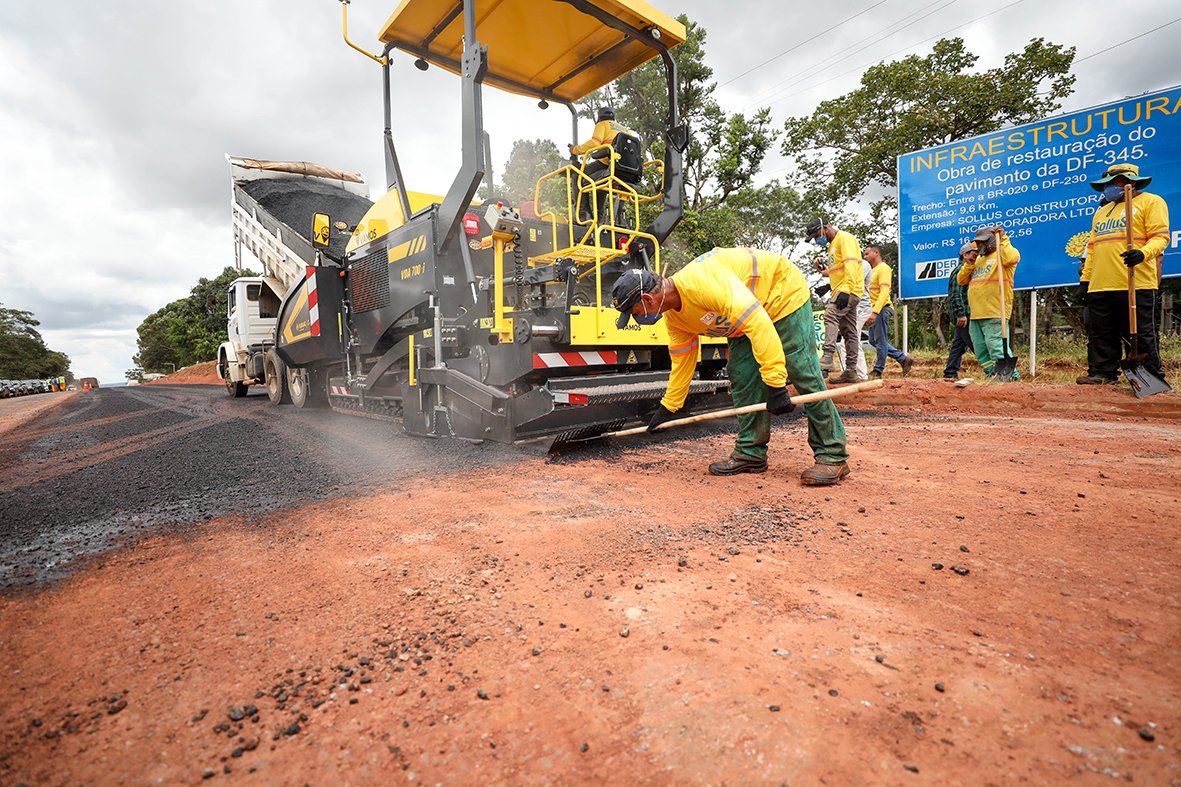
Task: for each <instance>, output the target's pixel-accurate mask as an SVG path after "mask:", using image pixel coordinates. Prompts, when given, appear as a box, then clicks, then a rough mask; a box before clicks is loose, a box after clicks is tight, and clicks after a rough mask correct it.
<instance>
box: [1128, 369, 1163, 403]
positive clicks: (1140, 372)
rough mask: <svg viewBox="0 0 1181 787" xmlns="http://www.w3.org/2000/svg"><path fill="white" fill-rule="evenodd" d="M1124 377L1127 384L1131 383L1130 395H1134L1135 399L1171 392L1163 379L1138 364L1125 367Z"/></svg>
mask: <svg viewBox="0 0 1181 787" xmlns="http://www.w3.org/2000/svg"><path fill="white" fill-rule="evenodd" d="M1124 377H1126V378H1128V382H1129V383H1131V385H1132V393H1134V394H1136V398H1137V399H1143V398H1144V397H1146V396H1155V395H1156V394H1159V393H1168V392H1169V391H1171V390H1173V389H1172V387H1171V386H1170V385H1169V384H1168V383H1166V382H1165V381H1164V380H1163V379H1161V378H1160V377H1158V376H1157V375H1156V374H1153V373H1152V372H1150V371H1148V370H1147V369H1145V368H1144V367H1143V366H1141V365H1140V364H1130V365H1127V366H1125V367H1124Z"/></svg>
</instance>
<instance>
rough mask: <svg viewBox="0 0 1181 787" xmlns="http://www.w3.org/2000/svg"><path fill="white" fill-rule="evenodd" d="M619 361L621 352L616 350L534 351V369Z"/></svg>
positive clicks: (600, 364) (594, 364) (596, 364)
mask: <svg viewBox="0 0 1181 787" xmlns="http://www.w3.org/2000/svg"><path fill="white" fill-rule="evenodd" d="M611 363H619V353H617V352H615V351H614V350H605V351H601V352H580V353H534V354H533V368H534V369H562V368H565V367H568V366H602V365H604V364H611Z"/></svg>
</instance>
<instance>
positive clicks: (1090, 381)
mask: <svg viewBox="0 0 1181 787" xmlns="http://www.w3.org/2000/svg"><path fill="white" fill-rule="evenodd" d="M1074 382H1075V384H1077V385H1114V384H1115V379H1114V378H1111V377H1103V376H1102V375H1098V374H1084V375H1082V376H1081V377H1079V378H1078V379H1077V380H1075V381H1074Z"/></svg>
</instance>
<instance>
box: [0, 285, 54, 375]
mask: <svg viewBox="0 0 1181 787" xmlns="http://www.w3.org/2000/svg"><path fill="white" fill-rule="evenodd" d="M40 324H41V323H40V321H38V320H37V319H36V318H35V317H33V313H32V312H28V311H23V310H20V309H6V308H4V306H3V305H2V304H0V379H15V380H24V379H31V378H41V377H57V376H59V375H68V374H69V369H70V359H69V358H68V357H67V356H65V355H64V354H63V353H59V352H55V351H53V350H51V349H49V348H48V347H46V346H45V340H44V339H42V338H41V334H40V333H39V332H38V331H37V326H38V325H40Z"/></svg>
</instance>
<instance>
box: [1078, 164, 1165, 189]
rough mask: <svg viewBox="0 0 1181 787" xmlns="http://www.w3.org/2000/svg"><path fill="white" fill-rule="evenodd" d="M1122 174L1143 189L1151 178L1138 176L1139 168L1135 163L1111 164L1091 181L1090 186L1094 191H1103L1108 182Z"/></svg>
mask: <svg viewBox="0 0 1181 787" xmlns="http://www.w3.org/2000/svg"><path fill="white" fill-rule="evenodd" d="M1120 175H1123V176H1124V177H1125V178H1127V179H1128V180H1130V181H1132V183H1134V184H1135V186H1136V188H1137V189H1143V188H1145V187H1146V186H1148V184H1149V183H1151V182H1152V178H1150V177H1148V176H1144V177H1141V176H1140V168H1139V167H1138V166H1136V165H1135V164H1112V165H1111V166H1110V167H1108V168H1107V171H1106V172H1104V173H1103V177H1101V178H1099V179H1098V180H1092V181H1091V188H1093V189H1095V191H1103V189H1104V187H1106V186H1107V184H1108V183H1110V182H1111V181H1113V180H1115V179H1116V178H1118V177H1119V176H1120Z"/></svg>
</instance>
